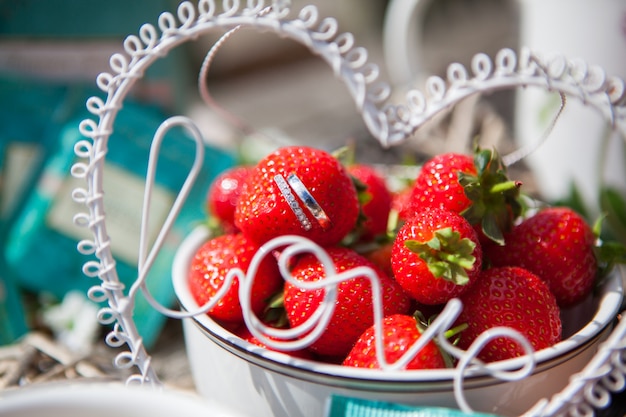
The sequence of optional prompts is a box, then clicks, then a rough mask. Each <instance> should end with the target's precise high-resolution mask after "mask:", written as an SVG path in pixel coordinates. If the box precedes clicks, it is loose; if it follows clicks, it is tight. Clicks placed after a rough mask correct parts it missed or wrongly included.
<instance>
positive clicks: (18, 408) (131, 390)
mask: <svg viewBox="0 0 626 417" xmlns="http://www.w3.org/2000/svg"><path fill="white" fill-rule="evenodd" d="M0 415H1V416H3V417H84V416H89V417H112V416H115V417H143V416H150V417H171V416H175V415H182V416H186V417H224V415H223V414H218V413H217V412H214V411H213V410H211V409H210V408H209V406H208V404H207V402H206V401H205V400H204V399H203V398H201V397H200V396H198V395H196V394H193V393H189V392H183V391H178V390H163V389H156V388H155V389H153V388H148V387H141V386H127V385H125V384H123V383H120V382H89V381H82V382H77V381H59V382H49V383H45V384H36V385H30V386H26V387H23V388H12V389H7V390H4V391H2V392H0Z"/></svg>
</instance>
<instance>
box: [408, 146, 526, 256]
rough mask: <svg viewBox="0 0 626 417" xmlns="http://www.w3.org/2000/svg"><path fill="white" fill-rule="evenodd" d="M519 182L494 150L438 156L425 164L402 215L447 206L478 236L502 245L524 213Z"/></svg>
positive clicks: (477, 150) (478, 149) (477, 149)
mask: <svg viewBox="0 0 626 417" xmlns="http://www.w3.org/2000/svg"><path fill="white" fill-rule="evenodd" d="M520 186H521V183H520V182H519V181H511V180H509V178H508V176H507V173H506V167H505V166H504V164H503V163H502V160H501V158H500V156H499V155H498V154H497V152H495V151H490V150H483V149H480V148H478V147H477V148H476V149H475V152H474V155H473V157H472V156H470V155H464V154H458V153H445V154H440V155H437V156H435V157H433V158H431V159H430V160H428V161H426V163H424V165H423V167H422V170H421V171H420V173H419V175H418V176H417V179H416V180H415V183H414V185H413V188H412V190H411V196H410V201H409V204H408V208H407V209H406V210H404V212H402V217H404V218H410V217H411V215H412V213H414V212H416V211H420V210H423V209H424V208H431V207H438V208H447V209H449V210H452V211H454V212H456V213H460V214H462V215H463V216H464V217H465V218H466V219H467V220H468V221H469V222H470V223H471V224H472V225H475V227H476V228H477V230H478V231H479V237H480V238H483V237H484V238H485V239H488V240H493V241H495V242H497V243H498V244H503V243H504V241H503V236H502V235H503V233H505V232H507V231H509V230H510V229H511V227H512V225H513V221H514V220H515V219H516V218H517V217H518V216H519V214H520V213H521V205H520V204H519V201H518V197H519V188H520Z"/></svg>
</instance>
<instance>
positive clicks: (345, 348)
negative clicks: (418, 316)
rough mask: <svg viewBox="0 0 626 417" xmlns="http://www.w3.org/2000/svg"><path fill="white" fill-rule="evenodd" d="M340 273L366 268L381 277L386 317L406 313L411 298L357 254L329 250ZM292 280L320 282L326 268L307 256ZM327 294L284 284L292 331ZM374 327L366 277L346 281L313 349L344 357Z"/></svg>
mask: <svg viewBox="0 0 626 417" xmlns="http://www.w3.org/2000/svg"><path fill="white" fill-rule="evenodd" d="M327 252H328V255H329V256H330V257H331V259H332V260H333V262H334V264H335V269H336V271H337V272H338V273H341V272H344V271H347V270H350V269H353V268H356V267H362V266H367V267H370V268H372V270H374V271H375V272H376V274H377V275H378V278H379V279H380V283H381V287H382V299H383V301H382V304H383V311H384V314H385V315H390V314H394V313H406V312H408V310H409V307H410V299H409V297H408V296H407V295H406V294H405V293H404V291H402V288H400V286H399V285H398V284H397V283H396V282H395V281H394V280H393V279H392V278H390V277H388V276H387V275H385V273H384V272H382V271H381V270H380V269H378V268H377V267H376V266H375V265H374V264H372V263H371V262H369V261H368V260H367V259H365V258H364V257H363V256H361V255H359V254H358V253H356V252H355V251H353V250H351V249H348V248H344V247H334V248H329V249H328V250H327ZM292 274H293V277H294V278H296V279H297V280H300V281H305V282H310V281H318V280H321V279H323V278H325V277H326V272H325V271H324V268H323V266H322V264H321V262H320V261H319V259H317V258H316V257H315V256H314V255H312V254H306V255H304V256H303V257H302V258H301V259H299V260H298V261H297V263H296V264H295V266H294V268H293V271H292ZM324 293H325V292H324V290H321V289H320V290H303V289H301V288H300V287H298V286H295V285H293V284H291V283H289V282H287V283H285V292H284V294H285V299H284V303H285V311H286V313H287V318H288V320H289V323H290V325H291V326H292V327H295V326H298V325H300V324H301V323H303V322H305V321H306V320H307V319H308V318H309V317H311V315H313V314H314V313H315V311H316V310H317V308H318V307H319V306H320V303H321V302H322V299H323V297H324ZM373 323H374V316H373V307H372V290H371V285H370V281H369V279H368V278H366V277H364V276H358V277H356V278H353V279H350V280H347V281H343V282H341V283H340V284H339V285H338V294H337V301H336V304H335V310H334V312H333V315H332V318H331V319H330V322H329V323H328V326H327V327H326V329H325V331H324V332H323V333H322V335H321V336H320V337H319V338H318V339H317V340H316V341H315V342H313V344H311V345H310V347H309V348H310V349H311V350H312V351H313V352H315V353H317V354H319V355H323V356H329V357H341V358H343V357H345V355H346V354H347V353H348V352H349V351H350V349H351V348H352V345H353V344H354V342H355V341H356V340H357V339H358V337H359V336H360V335H361V333H363V331H364V330H365V329H366V328H368V327H369V326H371V325H372V324H373Z"/></svg>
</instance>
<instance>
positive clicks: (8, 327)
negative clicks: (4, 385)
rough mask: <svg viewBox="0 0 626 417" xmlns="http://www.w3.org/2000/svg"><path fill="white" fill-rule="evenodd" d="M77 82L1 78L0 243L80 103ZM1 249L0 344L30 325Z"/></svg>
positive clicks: (4, 240)
mask: <svg viewBox="0 0 626 417" xmlns="http://www.w3.org/2000/svg"><path fill="white" fill-rule="evenodd" d="M81 91H83V90H82V89H81V88H77V87H71V88H70V87H67V86H61V85H53V84H50V83H43V82H34V81H33V80H26V79H21V78H19V79H18V78H15V77H3V78H0V248H5V247H6V246H7V245H8V243H7V234H8V230H9V229H10V226H11V225H12V223H13V222H14V220H15V218H16V217H17V216H18V215H19V213H20V212H21V211H22V209H23V207H24V204H25V201H26V199H27V196H28V195H29V193H30V190H31V189H32V187H33V185H34V184H35V182H36V181H37V178H38V177H39V174H40V173H41V170H42V169H43V164H44V162H45V160H46V158H47V157H48V156H49V154H50V153H51V152H52V149H53V148H54V147H55V146H56V141H57V140H58V133H59V129H60V126H61V125H63V124H64V123H66V122H67V120H68V118H69V117H70V116H72V115H73V114H74V113H75V111H76V109H77V108H78V107H79V106H81V104H79V103H78V101H77V99H76V98H77V97H81V98H82V97H83V96H82V94H81ZM17 284H18V283H17V279H16V276H15V271H13V269H12V268H10V267H9V265H8V263H7V260H6V258H5V251H1V253H0V345H4V344H9V343H12V342H15V341H16V340H17V339H19V337H20V336H22V335H24V334H25V333H26V332H27V331H28V323H27V319H26V311H25V309H24V306H23V303H22V296H23V294H22V291H21V289H20V288H18V285H17Z"/></svg>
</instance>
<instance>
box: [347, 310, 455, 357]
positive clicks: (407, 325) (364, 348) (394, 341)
mask: <svg viewBox="0 0 626 417" xmlns="http://www.w3.org/2000/svg"><path fill="white" fill-rule="evenodd" d="M382 335H383V346H384V356H385V359H386V360H387V363H390V364H392V363H395V362H396V361H398V360H399V359H400V358H401V357H402V355H403V354H404V353H405V352H406V351H407V350H409V349H410V348H411V346H413V344H414V343H415V342H416V341H417V340H418V339H419V338H420V337H421V331H420V329H419V327H418V324H417V322H416V320H415V318H414V317H412V316H409V315H405V314H394V315H391V316H388V317H385V318H384V319H383V322H382ZM343 365H344V366H353V367H356V368H372V369H382V366H381V364H380V362H379V361H378V358H377V355H376V333H375V326H371V327H369V328H368V329H367V330H365V332H363V334H362V335H361V336H360V337H359V339H358V340H357V342H356V343H355V344H354V346H353V348H352V350H351V351H350V353H349V354H348V356H347V357H346V359H345V360H344V361H343ZM445 367H446V361H445V360H444V357H443V355H442V354H441V351H440V350H439V347H438V346H437V344H436V343H435V342H434V341H432V340H431V341H429V342H428V343H427V344H426V345H425V346H424V348H422V349H421V350H420V351H419V352H418V353H417V355H415V357H414V358H413V359H411V361H409V363H408V364H407V365H406V367H405V368H404V369H437V368H445Z"/></svg>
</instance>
